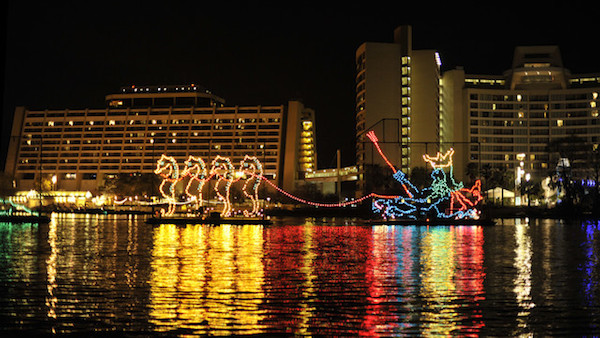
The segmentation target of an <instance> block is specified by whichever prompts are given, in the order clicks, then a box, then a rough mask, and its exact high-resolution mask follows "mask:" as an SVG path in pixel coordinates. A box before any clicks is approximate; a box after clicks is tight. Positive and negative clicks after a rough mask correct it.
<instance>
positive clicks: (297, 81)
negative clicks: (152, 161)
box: [0, 1, 600, 168]
mask: <svg viewBox="0 0 600 338" xmlns="http://www.w3.org/2000/svg"><path fill="white" fill-rule="evenodd" d="M214 2H215V4H210V3H208V4H207V2H206V1H162V2H156V1H135V2H133V1H131V2H129V1H121V2H111V1H102V2H98V1H94V2H93V3H94V4H93V5H90V4H89V3H88V2H87V1H72V2H67V1H43V2H42V1H9V4H8V5H4V6H5V7H4V13H5V14H6V15H5V23H6V30H5V32H6V33H7V34H6V39H5V41H4V43H5V45H6V48H5V50H6V55H5V69H4V87H3V90H4V96H3V99H4V101H3V118H2V135H3V138H2V148H1V150H2V152H1V153H0V161H1V162H0V165H1V168H4V160H5V153H6V147H7V146H8V138H7V136H8V135H9V134H10V126H11V123H12V114H13V112H14V108H15V106H19V105H23V106H26V107H28V108H30V109H66V108H70V109H78V108H103V107H104V96H105V95H107V94H110V93H115V92H117V91H118V89H119V88H120V87H121V86H127V85H132V84H135V85H154V84H187V83H195V84H197V85H201V86H204V87H206V88H207V89H209V90H211V91H212V92H214V93H215V94H217V95H219V96H221V97H223V98H224V99H225V100H226V101H227V104H228V105H236V104H238V105H257V104H262V105H280V104H285V103H287V101H288V100H290V99H301V100H302V101H303V102H304V104H305V105H306V106H307V107H310V108H313V109H315V111H316V116H317V150H318V159H319V163H318V166H319V168H323V167H332V166H335V152H336V149H338V148H339V149H341V151H342V164H343V165H350V164H353V163H354V144H353V139H354V54H355V50H356V48H357V47H358V46H359V45H360V44H361V43H362V42H366V41H372V42H392V39H393V30H394V28H395V27H397V26H399V25H402V24H411V25H413V48H415V49H437V50H438V51H439V52H440V54H441V58H442V63H443V66H442V70H446V69H452V68H455V67H456V66H464V68H465V71H466V72H467V73H470V74H478V73H479V74H501V73H502V72H503V71H504V70H506V69H508V68H510V66H511V63H512V55H513V52H514V47H515V46H518V45H550V44H551V45H559V47H560V48H561V51H562V56H563V62H564V64H565V65H566V67H567V68H569V69H570V70H571V71H572V72H573V73H589V72H600V57H599V56H598V49H599V47H598V46H599V40H600V28H599V26H598V23H597V22H595V21H596V20H597V17H598V15H599V13H600V11H599V10H598V9H599V5H597V4H594V3H593V2H592V3H590V2H587V4H586V3H583V2H582V3H581V4H577V3H575V2H573V1H571V2H557V3H556V4H555V3H553V2H551V1H545V2H540V3H538V4H529V3H528V4H527V5H525V4H524V3H525V2H515V3H510V2H494V3H497V6H498V8H496V7H482V5H481V4H482V3H486V2H482V1H479V2H472V3H469V4H463V3H458V2H456V3H454V2H448V3H447V4H445V5H442V6H440V5H437V4H436V3H435V2H426V7H427V8H425V9H423V10H419V9H414V7H410V8H404V9H402V8H400V7H399V6H398V5H391V4H390V2H376V1H369V2H359V3H358V4H346V3H344V2H338V3H342V4H343V5H339V6H334V5H333V4H329V5H323V4H321V3H320V2H311V1H303V2H297V3H292V2H287V1H281V2H278V3H277V4H276V5H272V4H270V2H269V3H266V2H265V3H263V2H234V1H214ZM363 3H368V4H367V5H364V4H363ZM397 3H398V4H401V3H406V2H397ZM415 3H418V2H415ZM423 3H425V2H423ZM565 3H566V4H565Z"/></svg>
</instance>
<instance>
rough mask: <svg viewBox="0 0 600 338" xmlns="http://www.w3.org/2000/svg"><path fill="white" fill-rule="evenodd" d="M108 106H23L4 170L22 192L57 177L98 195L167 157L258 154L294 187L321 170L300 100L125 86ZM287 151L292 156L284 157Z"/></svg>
mask: <svg viewBox="0 0 600 338" xmlns="http://www.w3.org/2000/svg"><path fill="white" fill-rule="evenodd" d="M106 104H107V106H106V108H104V109H82V110H70V109H65V110H41V111H31V110H28V109H26V108H24V107H17V108H16V110H15V115H14V122H13V128H12V135H11V140H10V143H9V149H8V156H7V160H6V168H5V171H6V172H7V173H8V174H12V175H13V176H14V177H15V179H16V181H17V188H18V189H19V190H29V189H34V187H35V186H36V185H35V182H38V180H41V179H49V178H51V177H55V178H56V180H57V182H56V189H57V190H67V191H90V192H92V193H97V192H98V187H100V186H101V185H102V184H103V183H104V180H105V179H107V178H109V177H114V176H116V175H119V174H124V173H152V172H153V171H154V169H155V168H156V161H157V160H158V159H159V158H160V156H161V154H163V153H164V154H167V155H170V156H173V157H175V158H176V159H177V161H178V163H179V164H180V166H181V165H183V162H184V161H185V159H187V157H188V156H189V155H194V156H196V157H200V158H202V159H203V160H204V161H205V162H206V163H207V166H210V162H211V161H212V160H213V159H214V158H215V157H216V156H217V155H221V156H225V157H229V158H230V159H231V160H232V163H233V164H234V165H236V166H237V165H239V163H240V161H241V160H242V159H243V158H244V156H245V155H250V156H256V157H257V158H258V159H259V160H260V161H261V162H262V163H263V167H264V172H265V177H267V178H268V179H269V180H271V181H272V182H273V183H275V184H276V185H278V186H282V187H284V189H288V190H292V189H294V187H295V185H296V184H297V183H298V180H300V179H302V178H303V176H304V175H305V173H306V172H311V171H313V170H315V169H316V142H315V134H314V128H315V121H314V111H313V110H311V109H308V108H306V107H304V105H303V104H302V103H301V102H298V101H290V102H289V103H288V105H274V106H225V101H224V100H223V99H222V98H220V97H218V96H216V95H214V94H212V93H210V92H209V91H207V90H204V89H202V88H200V87H198V86H195V85H185V86H144V87H136V86H131V87H124V88H121V91H120V92H119V93H117V94H111V95H107V96H106ZM284 149H285V153H286V154H288V155H290V154H291V156H284Z"/></svg>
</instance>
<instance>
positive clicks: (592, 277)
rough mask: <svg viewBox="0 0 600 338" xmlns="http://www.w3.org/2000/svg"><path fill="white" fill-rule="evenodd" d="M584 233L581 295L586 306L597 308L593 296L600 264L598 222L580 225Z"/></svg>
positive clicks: (599, 223)
mask: <svg viewBox="0 0 600 338" xmlns="http://www.w3.org/2000/svg"><path fill="white" fill-rule="evenodd" d="M582 227H583V230H584V233H585V235H586V242H584V250H585V252H584V254H585V258H586V260H585V262H584V264H583V272H584V278H583V293H584V297H585V301H586V305H588V306H592V307H593V306H598V299H597V298H596V296H595V295H597V292H598V286H599V284H600V283H599V282H598V276H599V275H600V271H599V268H598V266H599V264H600V253H599V252H598V249H597V248H599V247H600V245H599V244H600V243H598V238H599V237H598V234H599V233H600V221H588V222H584V223H583V224H582Z"/></svg>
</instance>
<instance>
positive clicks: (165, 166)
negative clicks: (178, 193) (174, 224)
mask: <svg viewBox="0 0 600 338" xmlns="http://www.w3.org/2000/svg"><path fill="white" fill-rule="evenodd" d="M154 173H155V174H157V175H160V176H161V177H162V178H163V181H162V182H161V183H160V186H159V187H158V191H160V194H161V195H162V196H163V197H164V198H165V199H166V200H167V202H168V203H169V207H168V209H167V210H166V211H165V209H161V210H160V213H161V215H162V216H172V215H173V214H174V213H175V206H176V202H177V200H176V198H175V186H176V185H177V183H178V182H179V181H181V180H182V179H183V177H181V176H180V175H179V166H178V165H177V161H176V160H175V158H173V157H171V156H166V155H165V154H163V155H162V156H161V157H160V159H159V160H158V161H157V162H156V170H154Z"/></svg>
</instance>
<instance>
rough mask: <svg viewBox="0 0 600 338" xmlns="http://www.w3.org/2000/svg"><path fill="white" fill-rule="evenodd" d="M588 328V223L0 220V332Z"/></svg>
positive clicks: (594, 292)
mask: <svg viewBox="0 0 600 338" xmlns="http://www.w3.org/2000/svg"><path fill="white" fill-rule="evenodd" d="M21 332H27V333H43V334H45V333H58V334H68V333H73V334H76V335H79V334H83V333H89V332H96V333H117V334H129V333H131V334H143V335H152V334H156V333H165V334H168V335H170V334H173V335H180V334H181V335H185V334H210V335H234V334H235V335H243V334H258V335H260V334H276V335H287V334H289V335H308V336H313V335H323V336H356V335H365V336H395V335H418V336H422V335H437V334H441V335H492V336H514V335H567V336H581V335H598V334H600V225H599V222H597V221H593V222H592V221H583V222H579V221H578V222H575V221H574V222H570V223H569V222H564V221H556V220H536V221H533V220H532V221H527V220H503V221H502V223H501V224H500V225H497V226H493V227H477V226H440V227H426V226H359V225H353V223H352V222H351V221H347V220H340V219H338V220H331V219H329V220H328V223H326V224H323V223H321V222H316V221H314V220H310V219H308V220H305V219H284V220H281V221H278V222H276V224H275V225H273V226H257V225H250V226H233V225H222V226H205V225H188V226H175V225H161V226H154V227H153V226H149V225H147V224H145V223H144V219H143V218H141V217H135V216H110V215H109V216H97V215H73V214H58V215H57V214H54V215H53V220H52V222H51V223H50V224H49V225H41V226H38V225H28V224H9V223H0V336H4V335H8V334H15V333H19V334H21Z"/></svg>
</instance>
